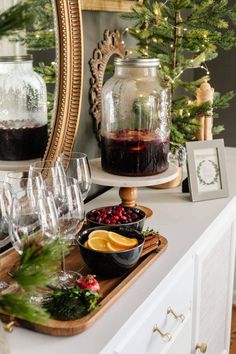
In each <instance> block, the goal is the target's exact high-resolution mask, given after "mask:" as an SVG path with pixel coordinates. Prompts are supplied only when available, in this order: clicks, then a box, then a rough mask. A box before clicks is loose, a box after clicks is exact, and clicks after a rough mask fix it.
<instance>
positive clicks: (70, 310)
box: [43, 287, 101, 321]
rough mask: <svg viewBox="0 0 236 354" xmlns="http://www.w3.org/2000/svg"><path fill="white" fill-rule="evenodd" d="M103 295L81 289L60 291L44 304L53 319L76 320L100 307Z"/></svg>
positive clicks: (55, 292)
mask: <svg viewBox="0 0 236 354" xmlns="http://www.w3.org/2000/svg"><path fill="white" fill-rule="evenodd" d="M100 298H101V295H100V294H98V293H95V292H92V291H90V290H82V289H80V288H79V287H75V288H71V289H60V290H59V289H58V290H55V291H54V292H53V294H52V295H50V296H49V297H48V298H47V299H46V300H45V302H44V305H43V306H44V308H45V309H46V310H47V311H48V312H49V313H50V315H51V316H52V317H54V318H55V319H58V320H62V321H67V320H76V319H78V318H81V317H83V316H85V315H87V314H88V313H90V312H91V311H93V310H94V309H96V307H97V306H98V301H99V300H100Z"/></svg>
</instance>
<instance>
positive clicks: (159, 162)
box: [101, 129, 169, 177]
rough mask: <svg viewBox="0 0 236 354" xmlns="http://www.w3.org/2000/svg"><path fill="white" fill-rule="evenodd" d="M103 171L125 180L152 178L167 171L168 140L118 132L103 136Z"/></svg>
mask: <svg viewBox="0 0 236 354" xmlns="http://www.w3.org/2000/svg"><path fill="white" fill-rule="evenodd" d="M101 147H102V152H101V154H102V155H101V160H102V168H103V170H105V171H107V172H109V173H112V174H115V175H122V176H133V177H134V176H136V177H137V176H152V175H155V174H158V173H161V172H164V171H166V170H167V169H168V166H169V163H168V153H169V139H165V140H163V138H159V137H158V136H157V135H156V134H154V133H153V132H148V131H147V130H143V131H140V130H139V131H138V130H128V129H126V130H119V131H114V132H112V133H108V135H107V136H102V141H101Z"/></svg>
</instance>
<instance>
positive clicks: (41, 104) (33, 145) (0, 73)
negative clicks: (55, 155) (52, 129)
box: [0, 55, 48, 161]
mask: <svg viewBox="0 0 236 354" xmlns="http://www.w3.org/2000/svg"><path fill="white" fill-rule="evenodd" d="M47 141H48V127H47V91H46V85H45V83H44V81H43V79H42V78H41V76H39V75H38V74H37V73H36V72H34V70H33V65H32V56H30V55H25V56H17V57H0V160H5V161H19V160H30V159H35V158H39V157H42V156H43V155H44V152H45V148H46V145H47Z"/></svg>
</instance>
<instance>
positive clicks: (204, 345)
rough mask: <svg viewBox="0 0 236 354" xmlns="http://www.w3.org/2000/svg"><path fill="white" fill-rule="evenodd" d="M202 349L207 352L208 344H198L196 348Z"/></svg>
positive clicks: (202, 351)
mask: <svg viewBox="0 0 236 354" xmlns="http://www.w3.org/2000/svg"><path fill="white" fill-rule="evenodd" d="M198 349H199V350H200V352H201V353H206V351H207V344H206V343H201V344H197V345H196V350H198Z"/></svg>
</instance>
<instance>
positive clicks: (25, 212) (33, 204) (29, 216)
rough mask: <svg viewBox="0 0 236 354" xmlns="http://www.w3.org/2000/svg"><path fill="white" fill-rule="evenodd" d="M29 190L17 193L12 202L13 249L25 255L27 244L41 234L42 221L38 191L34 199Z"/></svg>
mask: <svg viewBox="0 0 236 354" xmlns="http://www.w3.org/2000/svg"><path fill="white" fill-rule="evenodd" d="M30 194H31V193H29V192H28V191H27V190H22V191H18V192H16V193H15V195H14V197H13V200H12V208H11V215H10V216H11V217H10V223H9V234H10V239H11V242H12V245H13V247H14V248H15V250H16V251H17V252H18V253H19V254H22V253H23V249H24V246H25V243H26V242H27V241H29V239H30V237H31V236H34V237H36V236H37V235H39V234H40V220H39V215H38V211H37V197H38V196H39V194H38V191H37V190H35V191H34V193H33V195H34V196H37V197H33V198H32V195H30Z"/></svg>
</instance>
